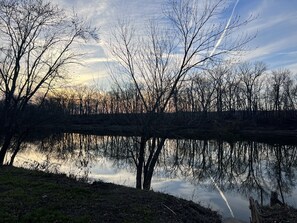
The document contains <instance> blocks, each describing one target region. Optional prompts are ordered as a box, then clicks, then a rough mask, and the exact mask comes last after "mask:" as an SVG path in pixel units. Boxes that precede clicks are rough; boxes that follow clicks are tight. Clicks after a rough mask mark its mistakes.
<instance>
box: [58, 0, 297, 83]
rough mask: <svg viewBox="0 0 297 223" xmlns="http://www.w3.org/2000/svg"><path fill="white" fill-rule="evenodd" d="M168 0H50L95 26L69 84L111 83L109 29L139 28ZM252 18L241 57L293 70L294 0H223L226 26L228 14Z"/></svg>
mask: <svg viewBox="0 0 297 223" xmlns="http://www.w3.org/2000/svg"><path fill="white" fill-rule="evenodd" d="M166 1H167V0H84V1H82V0H54V1H53V2H55V3H56V4H58V5H59V6H61V7H63V8H66V9H70V10H72V9H74V11H76V12H77V13H78V15H79V16H81V17H83V18H85V19H86V20H88V21H89V22H90V23H91V24H92V25H94V26H96V27H99V36H100V41H99V42H94V41H93V42H92V41H91V42H88V43H87V44H86V45H85V46H82V47H83V50H84V51H86V52H87V56H86V58H84V59H83V60H82V61H81V63H82V64H83V65H82V66H79V67H75V68H74V69H73V70H71V71H70V73H71V76H72V81H71V83H72V84H73V85H75V84H86V85H92V84H96V85H97V86H99V87H101V88H103V89H104V88H106V87H107V86H109V85H110V81H111V79H110V74H109V69H108V66H109V64H112V60H111V58H109V57H108V56H107V55H108V53H107V51H108V49H107V45H108V44H107V43H108V42H109V40H110V33H111V30H112V28H113V27H114V26H115V25H116V24H117V21H118V20H119V19H127V18H128V19H129V20H131V21H133V22H134V23H136V25H138V26H139V27H141V26H144V24H145V23H146V22H147V21H148V20H149V19H151V18H162V9H163V6H164V4H165V3H166ZM232 11H234V13H233V16H235V15H238V16H240V18H242V19H245V18H248V17H249V16H251V15H252V16H253V18H254V19H253V21H252V22H250V23H249V24H248V25H247V26H245V27H244V28H243V30H242V32H246V33H248V34H251V35H253V34H256V37H255V39H253V40H252V42H250V43H249V46H248V51H247V52H245V54H244V55H243V56H242V57H241V60H242V61H263V62H264V63H266V64H267V67H268V70H274V69H279V68H287V69H290V70H291V71H292V73H294V74H297V13H296V12H297V0H227V4H226V10H225V11H224V13H223V14H222V17H223V18H220V19H223V20H224V21H226V24H227V22H228V19H229V18H230V16H231V15H232Z"/></svg>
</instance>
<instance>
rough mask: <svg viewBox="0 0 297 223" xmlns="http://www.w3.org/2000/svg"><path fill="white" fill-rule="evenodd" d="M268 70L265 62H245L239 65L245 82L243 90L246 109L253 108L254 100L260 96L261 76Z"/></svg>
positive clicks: (243, 82)
mask: <svg viewBox="0 0 297 223" xmlns="http://www.w3.org/2000/svg"><path fill="white" fill-rule="evenodd" d="M265 71H266V65H265V64H264V63H263V62H254V63H253V64H251V63H243V64H240V65H239V67H238V72H239V73H238V74H239V75H240V78H241V82H242V84H243V92H244V94H245V98H246V109H247V110H248V111H252V110H253V102H254V100H255V98H256V97H258V95H257V94H258V93H259V89H260V87H259V86H260V82H259V81H260V77H261V76H262V75H263V74H264V72H265Z"/></svg>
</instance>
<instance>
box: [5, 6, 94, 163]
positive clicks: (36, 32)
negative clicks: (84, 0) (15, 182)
mask: <svg viewBox="0 0 297 223" xmlns="http://www.w3.org/2000/svg"><path fill="white" fill-rule="evenodd" d="M0 38H1V46H0V83H1V88H0V92H1V96H2V97H3V100H4V108H3V114H2V123H1V124H2V126H4V128H5V130H6V131H5V137H4V141H3V145H2V147H1V151H0V164H3V161H4V158H5V154H6V152H7V150H8V148H9V146H10V144H11V140H12V138H13V136H14V134H15V133H16V131H17V129H18V128H19V126H18V125H19V122H18V121H19V120H22V113H23V111H24V110H25V109H26V106H27V104H28V103H29V102H30V100H32V99H33V97H34V95H36V94H37V93H40V94H41V93H42V94H43V95H46V94H47V92H48V90H49V89H50V87H51V86H52V85H53V84H54V83H55V81H56V80H58V79H61V78H63V74H64V71H65V69H66V66H67V65H71V64H72V63H74V62H77V58H78V56H79V55H80V53H78V52H77V51H75V50H74V48H73V46H75V43H77V42H78V41H79V40H87V39H89V38H95V39H97V34H96V29H93V28H91V27H90V26H88V25H87V24H86V23H85V22H84V21H82V20H80V19H79V18H78V17H77V16H76V15H73V16H69V15H68V14H67V13H66V12H65V11H64V10H62V9H60V8H59V7H58V6H55V5H53V4H51V3H49V2H46V1H43V0H1V1H0Z"/></svg>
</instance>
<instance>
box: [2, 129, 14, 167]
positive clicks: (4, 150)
mask: <svg viewBox="0 0 297 223" xmlns="http://www.w3.org/2000/svg"><path fill="white" fill-rule="evenodd" d="M12 136H13V133H12V131H8V132H7V133H6V134H5V136H4V142H3V145H2V148H1V151H0V166H2V165H3V164H4V158H5V155H6V153H7V151H8V149H9V146H10V144H11V140H12Z"/></svg>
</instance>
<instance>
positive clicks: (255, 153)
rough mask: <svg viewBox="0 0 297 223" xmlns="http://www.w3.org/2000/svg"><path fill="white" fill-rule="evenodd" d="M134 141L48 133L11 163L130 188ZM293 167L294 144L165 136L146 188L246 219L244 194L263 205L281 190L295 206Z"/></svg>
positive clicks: (295, 157) (296, 193) (296, 162)
mask: <svg viewBox="0 0 297 223" xmlns="http://www.w3.org/2000/svg"><path fill="white" fill-rule="evenodd" d="M138 143H139V138H138V137H123V136H94V135H83V134H71V133H67V134H62V135H54V136H50V137H48V138H43V139H39V140H32V141H31V142H27V143H26V144H25V145H24V147H23V149H22V151H20V152H19V153H18V155H17V157H16V159H15V163H14V165H15V166H23V167H27V168H36V169H42V170H45V171H51V172H63V173H66V174H68V175H71V176H77V177H80V178H83V179H85V180H88V181H90V182H91V181H94V180H102V181H105V182H112V183H116V184H122V185H126V186H131V187H135V181H136V180H135V178H136V166H135V163H134V160H133V157H132V154H133V155H134V154H136V153H137V149H135V148H137V144H138ZM296 167H297V146H292V145H278V144H273V145H272V144H265V143H257V142H252V141H244V142H233V143H229V142H225V141H216V140H208V141H207V140H190V139H186V140H182V139H167V140H166V143H165V146H164V148H163V150H162V152H161V154H160V156H159V160H158V163H157V165H156V168H155V170H154V175H153V179H152V189H153V190H154V191H161V192H166V193H169V194H172V195H175V196H177V197H181V198H185V199H189V200H193V201H194V202H197V203H201V204H202V205H204V206H209V207H211V208H212V209H214V210H217V211H219V212H220V213H221V214H222V216H223V218H227V217H232V216H234V217H236V218H239V219H242V220H245V221H249V216H250V212H249V208H248V206H249V204H248V198H249V197H250V196H253V197H254V198H255V199H257V200H259V201H260V200H261V194H262V198H263V201H264V204H265V203H268V201H269V196H270V192H271V191H278V192H279V193H280V191H281V192H282V193H283V196H284V200H285V202H287V203H289V204H291V205H293V206H295V207H297V188H296V178H297V175H296V173H297V171H296ZM280 199H281V198H280Z"/></svg>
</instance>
